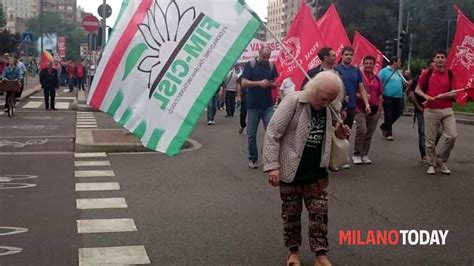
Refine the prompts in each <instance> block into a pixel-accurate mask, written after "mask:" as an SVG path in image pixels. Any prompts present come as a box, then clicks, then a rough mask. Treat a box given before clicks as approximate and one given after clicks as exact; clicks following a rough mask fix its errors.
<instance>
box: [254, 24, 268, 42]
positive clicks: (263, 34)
mask: <svg viewBox="0 0 474 266" xmlns="http://www.w3.org/2000/svg"><path fill="white" fill-rule="evenodd" d="M263 23H265V25H266V24H267V22H263ZM255 38H256V39H259V40H260V41H265V40H266V39H267V30H266V29H265V27H264V26H263V25H262V26H260V29H258V31H257V32H256V33H255Z"/></svg>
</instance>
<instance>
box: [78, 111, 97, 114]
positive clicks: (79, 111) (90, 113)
mask: <svg viewBox="0 0 474 266" xmlns="http://www.w3.org/2000/svg"><path fill="white" fill-rule="evenodd" d="M76 113H77V114H78V115H94V112H80V111H78V112H76Z"/></svg>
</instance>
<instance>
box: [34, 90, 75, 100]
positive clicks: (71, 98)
mask: <svg viewBox="0 0 474 266" xmlns="http://www.w3.org/2000/svg"><path fill="white" fill-rule="evenodd" d="M68 91H69V90H68ZM29 98H30V99H41V100H43V99H44V97H43V96H30V97H29ZM55 99H56V100H75V99H76V97H65V96H59V97H56V98H55Z"/></svg>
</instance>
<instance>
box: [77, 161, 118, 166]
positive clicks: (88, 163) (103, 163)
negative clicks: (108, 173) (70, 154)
mask: <svg viewBox="0 0 474 266" xmlns="http://www.w3.org/2000/svg"><path fill="white" fill-rule="evenodd" d="M74 166H76V167H87V166H110V162H109V161H75V162H74Z"/></svg>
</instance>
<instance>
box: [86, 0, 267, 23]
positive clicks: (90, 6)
mask: <svg viewBox="0 0 474 266" xmlns="http://www.w3.org/2000/svg"><path fill="white" fill-rule="evenodd" d="M246 2H247V4H248V5H249V6H250V7H251V8H252V9H253V10H255V12H257V14H258V15H259V16H260V18H261V19H262V20H263V19H265V17H267V4H268V1H267V0H247V1H246ZM102 3H103V0H77V5H78V6H81V7H83V8H84V10H85V11H86V12H89V13H93V14H94V15H95V16H97V17H98V15H97V8H98V7H99V5H101V4H102ZM107 4H108V5H109V6H110V7H112V16H111V17H110V18H108V19H107V25H109V26H113V25H114V23H115V20H116V19H117V15H118V13H119V11H120V7H121V4H122V0H107ZM98 18H99V17H98Z"/></svg>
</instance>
